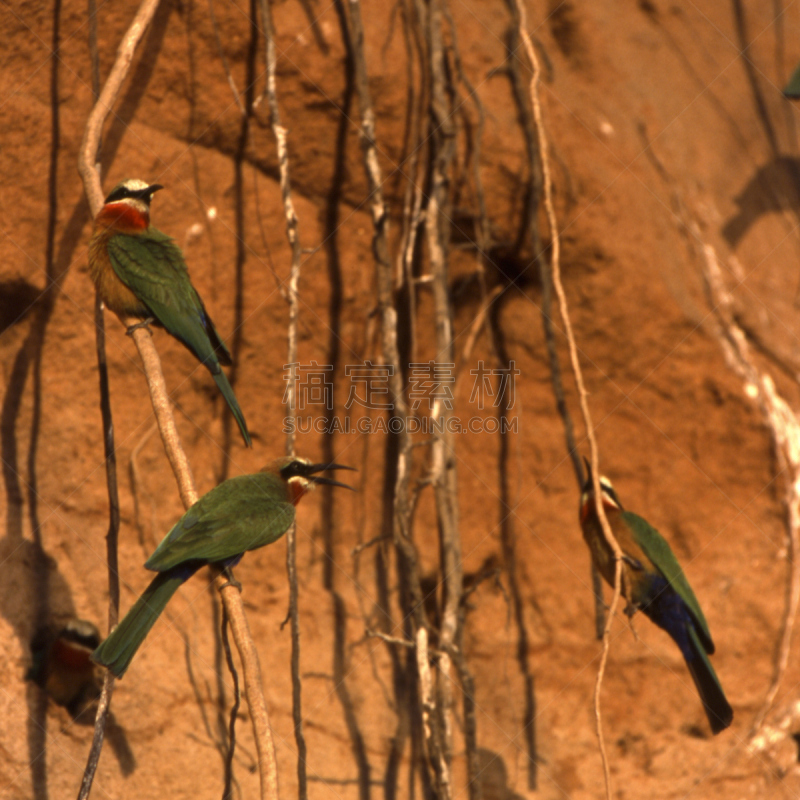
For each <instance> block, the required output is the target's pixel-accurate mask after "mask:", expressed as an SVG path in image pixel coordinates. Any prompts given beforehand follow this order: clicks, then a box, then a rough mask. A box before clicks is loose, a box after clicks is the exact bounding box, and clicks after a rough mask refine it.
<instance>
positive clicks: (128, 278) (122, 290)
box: [89, 179, 251, 447]
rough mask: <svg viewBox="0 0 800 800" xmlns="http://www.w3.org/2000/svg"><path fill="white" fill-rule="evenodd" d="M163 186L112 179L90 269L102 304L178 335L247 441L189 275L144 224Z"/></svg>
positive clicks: (221, 347) (219, 346)
mask: <svg viewBox="0 0 800 800" xmlns="http://www.w3.org/2000/svg"><path fill="white" fill-rule="evenodd" d="M163 188H164V187H163V186H161V185H160V184H157V183H154V184H151V185H148V184H147V183H145V182H144V181H141V180H137V179H129V180H125V181H122V183H118V184H117V185H116V186H115V187H114V188H113V189H112V190H111V194H109V195H108V197H106V199H105V204H104V205H103V207H102V208H101V209H100V211H99V212H98V214H97V216H96V217H95V220H94V231H93V233H92V238H91V241H90V242H89V272H90V274H91V276H92V280H93V281H94V283H95V286H96V287H97V292H98V294H99V295H100V299H101V300H102V301H103V303H105V305H106V307H107V308H109V309H110V310H111V311H113V312H114V313H115V314H117V316H119V317H120V319H121V320H123V322H124V321H125V319H126V318H130V317H135V318H138V319H141V320H143V322H142V323H140V324H144V325H146V324H148V323H151V322H152V323H155V324H157V325H160V326H162V327H164V328H166V330H167V331H168V332H169V333H171V334H172V335H173V336H174V337H175V338H176V339H177V340H178V341H180V342H182V343H183V344H184V345H185V346H186V347H187V348H188V349H189V350H190V351H191V352H192V353H194V355H195V356H196V358H197V359H198V360H199V361H200V363H201V364H203V366H205V367H206V368H207V369H208V371H209V372H210V373H211V376H212V377H213V378H214V381H215V382H216V384H217V386H218V387H219V390H220V391H221V392H222V396H223V397H224V398H225V401H226V402H227V404H228V406H229V408H230V410H231V411H232V412H233V416H234V417H235V418H236V422H237V424H238V425H239V430H240V431H241V432H242V436H243V437H244V441H245V444H247V446H248V447H249V446H250V444H251V442H250V433H249V432H248V430H247V423H246V422H245V420H244V414H242V409H241V408H240V407H239V403H238V401H237V400H236V395H234V393H233V389H232V388H231V385H230V383H228V379H227V378H226V377H225V373H224V372H223V371H222V366H220V365H225V366H226V367H227V366H230V365H231V364H232V363H233V361H232V360H231V354H230V353H229V352H228V348H227V347H225V344H224V342H223V341H222V339H221V338H220V335H219V334H218V333H217V329H216V328H215V327H214V323H213V322H212V320H211V317H210V316H209V315H208V312H207V311H206V309H205V306H204V305H203V301H202V300H201V299H200V295H199V294H197V291H196V290H195V288H194V286H192V282H191V281H190V280H189V271H188V269H187V267H186V262H185V261H184V259H183V253H182V252H181V249H180V247H178V245H177V244H175V241H174V240H173V239H172V238H171V237H169V236H167V235H166V234H165V233H162V232H161V231H159V230H157V229H156V228H154V227H152V226H151V225H150V201H151V200H152V198H153V194H154V193H155V192H157V191H158V190H159V189H163Z"/></svg>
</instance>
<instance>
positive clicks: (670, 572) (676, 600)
mask: <svg viewBox="0 0 800 800" xmlns="http://www.w3.org/2000/svg"><path fill="white" fill-rule="evenodd" d="M586 466H587V468H589V478H588V479H587V481H586V483H585V485H584V487H583V493H582V495H581V507H580V519H581V529H582V530H583V538H584V539H585V540H586V544H587V545H588V546H589V550H590V551H591V553H592V558H593V559H594V563H595V565H596V566H597V569H598V570H599V571H600V574H601V575H602V576H603V577H604V578H605V580H606V581H607V583H608V584H609V585H610V586H613V585H614V571H615V560H614V553H613V551H612V550H611V548H610V547H609V546H608V543H607V542H606V538H605V536H604V535H603V529H602V527H601V526H600V520H599V519H598V517H597V511H596V509H595V500H594V487H593V483H592V471H591V467H589V463H588V462H587V464H586ZM600 489H601V495H602V496H601V501H602V503H603V509H604V510H605V513H606V517H607V518H608V523H609V525H610V526H611V530H612V532H613V533H614V537H615V538H616V540H617V542H618V543H619V546H620V548H621V549H622V552H623V559H622V593H623V596H624V597H625V598H626V600H627V601H628V607H627V608H626V613H627V614H629V615H631V616H632V615H633V614H634V613H635V612H636V611H638V610H642V611H643V612H644V613H645V615H646V616H648V617H649V618H650V619H651V620H652V621H653V622H655V624H656V625H658V627H659V628H663V630H665V631H666V632H667V633H668V634H669V635H670V636H671V637H672V639H673V640H674V641H675V643H676V644H677V645H678V647H679V648H680V651H681V654H682V655H683V657H684V659H685V660H686V666H687V667H688V668H689V673H690V674H691V676H692V679H693V680H694V684H695V686H696V687H697V691H698V693H699V695H700V699H701V700H702V702H703V708H704V710H705V712H706V716H707V717H708V721H709V724H710V725H711V730H712V732H713V733H715V734H716V733H719V732H720V731H723V730H725V728H727V727H728V726H729V725H730V724H731V722H732V720H733V709H732V708H731V706H730V704H729V703H728V700H727V698H726V697H725V693H724V692H723V690H722V686H721V684H720V682H719V678H717V674H716V672H714V668H713V667H712V666H711V662H710V661H709V659H708V656H709V655H711V654H713V652H714V642H713V641H712V640H711V634H710V633H709V630H708V624H707V623H706V620H705V617H704V616H703V612H702V610H701V609H700V604H699V603H698V602H697V598H696V597H695V595H694V592H693V591H692V587H691V586H689V581H687V580H686V576H685V575H684V574H683V570H682V569H681V565H680V564H679V563H678V560H677V559H676V558H675V554H674V553H673V552H672V550H671V548H670V546H669V544H668V543H667V541H666V539H664V537H663V536H662V535H661V534H660V533H659V532H658V531H657V530H656V529H655V528H654V527H653V526H652V525H650V524H649V523H648V522H647V521H646V520H645V519H642V517H640V516H638V515H637V514H633V513H631V512H630V511H625V510H624V509H623V508H622V504H621V503H620V501H619V498H618V497H617V493H616V492H615V491H614V487H613V486H612V485H611V481H609V480H608V478H606V477H601V478H600Z"/></svg>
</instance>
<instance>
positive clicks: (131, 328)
mask: <svg viewBox="0 0 800 800" xmlns="http://www.w3.org/2000/svg"><path fill="white" fill-rule="evenodd" d="M155 321H156V319H155V317H148V318H147V319H143V320H142V321H141V322H137V323H136V324H135V325H129V326H128V327H127V328H126V329H125V334H126V336H133V332H134V331H137V330H139V328H144V329H145V330H146V331H147V332H148V333H149V334H150V335H151V336H152V335H153V331H151V330H150V324H151V323H152V322H155Z"/></svg>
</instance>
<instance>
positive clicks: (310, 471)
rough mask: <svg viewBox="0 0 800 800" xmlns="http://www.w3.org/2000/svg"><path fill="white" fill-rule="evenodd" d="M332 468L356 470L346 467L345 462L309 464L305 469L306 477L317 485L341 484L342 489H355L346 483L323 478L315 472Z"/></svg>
mask: <svg viewBox="0 0 800 800" xmlns="http://www.w3.org/2000/svg"><path fill="white" fill-rule="evenodd" d="M332 469H349V470H352V471H353V472H355V471H356V468H355V467H348V466H347V465H346V464H309V465H308V467H307V469H306V477H307V478H308V480H310V481H311V482H312V483H315V484H317V486H341V487H342V488H343V489H350V490H351V491H355V489H353V487H352V486H348V485H347V484H346V483H340V482H339V481H335V480H333V479H332V478H323V477H321V476H320V475H317V474H316V473H318V472H328V470H332Z"/></svg>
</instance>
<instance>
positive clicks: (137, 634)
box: [92, 571, 187, 678]
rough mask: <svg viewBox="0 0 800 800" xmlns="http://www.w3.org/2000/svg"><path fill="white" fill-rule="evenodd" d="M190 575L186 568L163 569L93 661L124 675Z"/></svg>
mask: <svg viewBox="0 0 800 800" xmlns="http://www.w3.org/2000/svg"><path fill="white" fill-rule="evenodd" d="M186 577H187V576H186V573H185V572H184V571H180V572H177V573H176V572H160V573H159V574H158V575H156V577H155V578H153V580H152V581H151V582H150V585H149V586H148V587H147V589H145V591H144V593H143V594H142V596H141V597H140V598H139V599H138V600H137V601H136V602H135V603H134V604H133V606H132V607H131V609H130V611H128V613H127V614H126V615H125V618H124V619H123V620H122V622H120V623H119V625H117V627H116V628H114V630H113V631H111V633H110V634H109V635H108V637H106V639H105V641H104V642H103V643H102V644H101V645H100V646H99V647H98V648H97V649H96V650H95V651H94V652H93V653H92V661H94V662H96V663H97V664H102V666H104V667H108V669H109V670H110V671H111V672H112V673H113V674H114V675H116V677H118V678H121V677H122V676H123V675H124V674H125V670H126V669H128V666H129V665H130V663H131V660H132V659H133V657H134V655H135V654H136V651H137V650H138V649H139V645H141V643H142V642H143V641H144V638H145V636H147V634H148V633H149V632H150V628H152V627H153V624H154V623H155V621H156V620H157V619H158V617H159V615H160V614H161V612H162V611H163V610H164V607H165V606H166V605H167V603H168V602H169V599H170V598H171V597H172V595H173V594H175V592H176V591H177V589H178V587H179V586H180V585H181V584H182V583H183V582H184V581H185V580H186Z"/></svg>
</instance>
